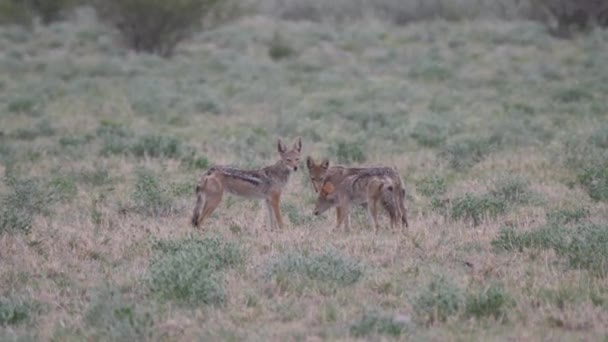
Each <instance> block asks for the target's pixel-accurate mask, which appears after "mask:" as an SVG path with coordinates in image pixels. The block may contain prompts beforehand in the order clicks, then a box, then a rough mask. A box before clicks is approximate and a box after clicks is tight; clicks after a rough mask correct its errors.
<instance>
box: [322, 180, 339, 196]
mask: <svg viewBox="0 0 608 342" xmlns="http://www.w3.org/2000/svg"><path fill="white" fill-rule="evenodd" d="M321 190H323V192H324V193H326V194H331V193H332V192H334V191H335V190H336V187H335V186H334V185H333V184H332V183H331V182H325V183H324V184H323V187H322V188H321Z"/></svg>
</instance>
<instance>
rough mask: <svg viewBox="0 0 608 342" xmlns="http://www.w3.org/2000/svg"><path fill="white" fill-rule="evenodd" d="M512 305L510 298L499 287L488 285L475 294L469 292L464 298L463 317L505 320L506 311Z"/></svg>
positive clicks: (502, 288)
mask: <svg viewBox="0 0 608 342" xmlns="http://www.w3.org/2000/svg"><path fill="white" fill-rule="evenodd" d="M512 304H513V300H512V299H511V296H509V294H508V293H507V292H506V291H505V289H504V287H502V286H500V285H490V286H488V287H486V288H483V289H481V290H479V291H477V292H470V293H468V294H467V297H466V309H465V315H466V316H468V317H475V318H484V317H492V318H494V319H495V320H498V321H503V320H505V319H506V315H507V313H506V310H507V309H508V308H509V306H511V305H512Z"/></svg>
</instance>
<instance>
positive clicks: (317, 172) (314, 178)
mask: <svg viewBox="0 0 608 342" xmlns="http://www.w3.org/2000/svg"><path fill="white" fill-rule="evenodd" d="M306 167H307V168H308V177H309V178H310V181H311V183H312V187H313V188H314V189H315V192H316V193H319V190H320V189H321V185H322V184H323V178H325V175H326V174H327V169H329V160H328V159H327V158H325V159H323V160H322V161H321V162H320V163H318V164H317V163H316V162H315V160H314V159H313V158H312V157H311V156H308V157H306Z"/></svg>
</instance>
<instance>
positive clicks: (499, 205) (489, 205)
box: [451, 193, 507, 226]
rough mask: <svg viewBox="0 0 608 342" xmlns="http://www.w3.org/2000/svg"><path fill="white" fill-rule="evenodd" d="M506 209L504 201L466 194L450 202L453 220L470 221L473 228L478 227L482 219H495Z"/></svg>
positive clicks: (486, 196)
mask: <svg viewBox="0 0 608 342" xmlns="http://www.w3.org/2000/svg"><path fill="white" fill-rule="evenodd" d="M506 209H507V203H506V201H504V200H502V199H500V198H496V197H494V196H491V195H487V194H486V195H473V194H470V193H467V194H465V195H464V196H462V197H457V198H455V199H453V200H452V209H451V216H452V218H453V219H454V220H460V219H466V220H471V221H473V225H474V226H478V225H479V224H480V223H481V222H482V220H483V219H484V218H487V217H496V216H497V215H499V214H502V213H504V212H505V211H506Z"/></svg>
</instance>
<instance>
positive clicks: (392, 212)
mask: <svg viewBox="0 0 608 342" xmlns="http://www.w3.org/2000/svg"><path fill="white" fill-rule="evenodd" d="M306 167H307V168H308V175H309V178H310V181H311V183H312V186H313V188H314V190H315V192H317V193H319V190H320V188H321V186H322V184H323V182H324V181H325V180H327V181H329V182H331V183H332V184H340V182H342V181H343V180H344V179H345V178H346V177H348V176H351V175H355V174H359V173H371V174H378V175H384V176H386V177H388V178H390V179H391V180H392V182H393V183H394V186H395V191H393V192H388V191H383V192H382V193H381V194H380V203H381V204H382V207H383V208H384V209H385V210H386V211H387V212H388V214H389V216H390V219H391V225H392V226H394V225H397V226H400V225H401V224H403V225H405V227H409V223H408V221H407V211H406V209H405V204H404V202H405V189H404V186H403V181H402V180H401V176H400V175H399V173H398V171H397V170H396V169H395V168H390V167H366V168H360V167H344V166H331V167H330V165H329V160H328V159H323V160H322V161H321V162H319V163H317V162H315V160H314V159H313V158H312V157H310V156H309V157H307V158H306ZM362 205H363V206H364V207H366V204H365V203H363V204H362ZM341 216H342V208H341V207H339V206H336V218H337V220H338V221H340V218H341ZM398 221H400V222H401V223H399V222H398Z"/></svg>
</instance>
